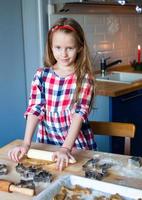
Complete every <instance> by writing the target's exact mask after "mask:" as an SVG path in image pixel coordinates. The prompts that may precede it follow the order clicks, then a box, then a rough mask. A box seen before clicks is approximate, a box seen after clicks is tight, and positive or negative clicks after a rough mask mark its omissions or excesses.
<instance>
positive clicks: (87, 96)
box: [75, 74, 94, 122]
mask: <svg viewBox="0 0 142 200" xmlns="http://www.w3.org/2000/svg"><path fill="white" fill-rule="evenodd" d="M93 88H94V87H93V85H92V81H91V80H90V79H89V75H88V74H86V76H85V78H84V80H83V83H82V87H81V91H80V95H79V101H78V103H77V104H76V108H75V113H78V114H80V116H81V118H82V119H83V122H84V121H85V120H86V119H87V117H88V114H89V111H90V104H91V100H92V95H93Z"/></svg>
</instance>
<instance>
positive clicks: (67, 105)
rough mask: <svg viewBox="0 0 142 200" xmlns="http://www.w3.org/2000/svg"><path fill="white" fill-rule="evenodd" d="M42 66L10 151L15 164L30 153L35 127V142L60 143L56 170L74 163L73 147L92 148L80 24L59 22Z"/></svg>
mask: <svg viewBox="0 0 142 200" xmlns="http://www.w3.org/2000/svg"><path fill="white" fill-rule="evenodd" d="M44 64H45V66H44V68H39V69H38V70H37V72H36V74H35V76H34V79H33V82H32V86H31V94H30V99H29V106H28V108H27V111H26V113H25V116H26V117H27V125H26V130H25V137H24V142H23V145H22V146H19V147H15V148H14V149H12V150H10V151H9V157H10V158H11V159H12V160H14V161H17V162H18V161H19V160H20V159H21V158H22V157H23V156H24V155H25V154H26V153H27V151H28V150H29V148H30V145H31V141H32V136H33V133H34V131H35V129H36V126H37V124H38V133H37V142H41V143H46V144H53V145H59V146H60V150H59V151H58V152H55V153H54V154H53V160H56V164H57V168H58V169H59V170H62V168H63V163H64V162H65V163H66V166H67V165H68V162H69V159H70V158H71V159H73V156H72V154H71V153H72V149H73V148H77V149H90V150H95V149H96V143H95V141H94V136H93V133H92V131H91V130H90V128H89V126H88V121H87V116H88V113H89V110H90V105H91V101H92V99H93V95H94V75H93V71H92V66H91V62H90V58H89V53H88V47H87V44H86V40H85V37H84V32H83V30H82V28H81V26H80V25H79V24H78V23H77V22H76V21H75V20H74V19H68V18H61V19H59V20H58V21H57V22H56V23H55V24H54V25H53V27H52V28H51V29H50V30H49V32H48V37H47V44H46V50H45V58H44Z"/></svg>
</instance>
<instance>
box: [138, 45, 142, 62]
mask: <svg viewBox="0 0 142 200" xmlns="http://www.w3.org/2000/svg"><path fill="white" fill-rule="evenodd" d="M140 62H141V46H140V45H138V63H139V64H140Z"/></svg>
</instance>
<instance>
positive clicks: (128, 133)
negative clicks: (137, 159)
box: [89, 121, 135, 155]
mask: <svg viewBox="0 0 142 200" xmlns="http://www.w3.org/2000/svg"><path fill="white" fill-rule="evenodd" d="M89 124H90V127H91V129H92V130H93V132H94V134H96V135H105V136H106V135H107V136H117V137H124V138H125V140H124V154H125V155H130V152H131V151H130V149H131V138H134V136H135V125H134V124H132V123H120V122H100V121H90V122H89Z"/></svg>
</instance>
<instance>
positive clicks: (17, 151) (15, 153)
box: [8, 145, 30, 162]
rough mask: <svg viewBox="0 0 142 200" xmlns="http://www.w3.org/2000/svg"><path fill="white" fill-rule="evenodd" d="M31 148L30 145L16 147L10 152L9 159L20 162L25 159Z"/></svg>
mask: <svg viewBox="0 0 142 200" xmlns="http://www.w3.org/2000/svg"><path fill="white" fill-rule="evenodd" d="M29 148H30V146H28V145H23V146H22V145H21V146H17V147H14V148H13V149H11V150H10V151H9V152H8V157H9V158H10V159H11V160H13V161H15V162H19V161H20V160H21V158H23V156H24V155H25V154H26V153H27V152H28V150H29Z"/></svg>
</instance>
